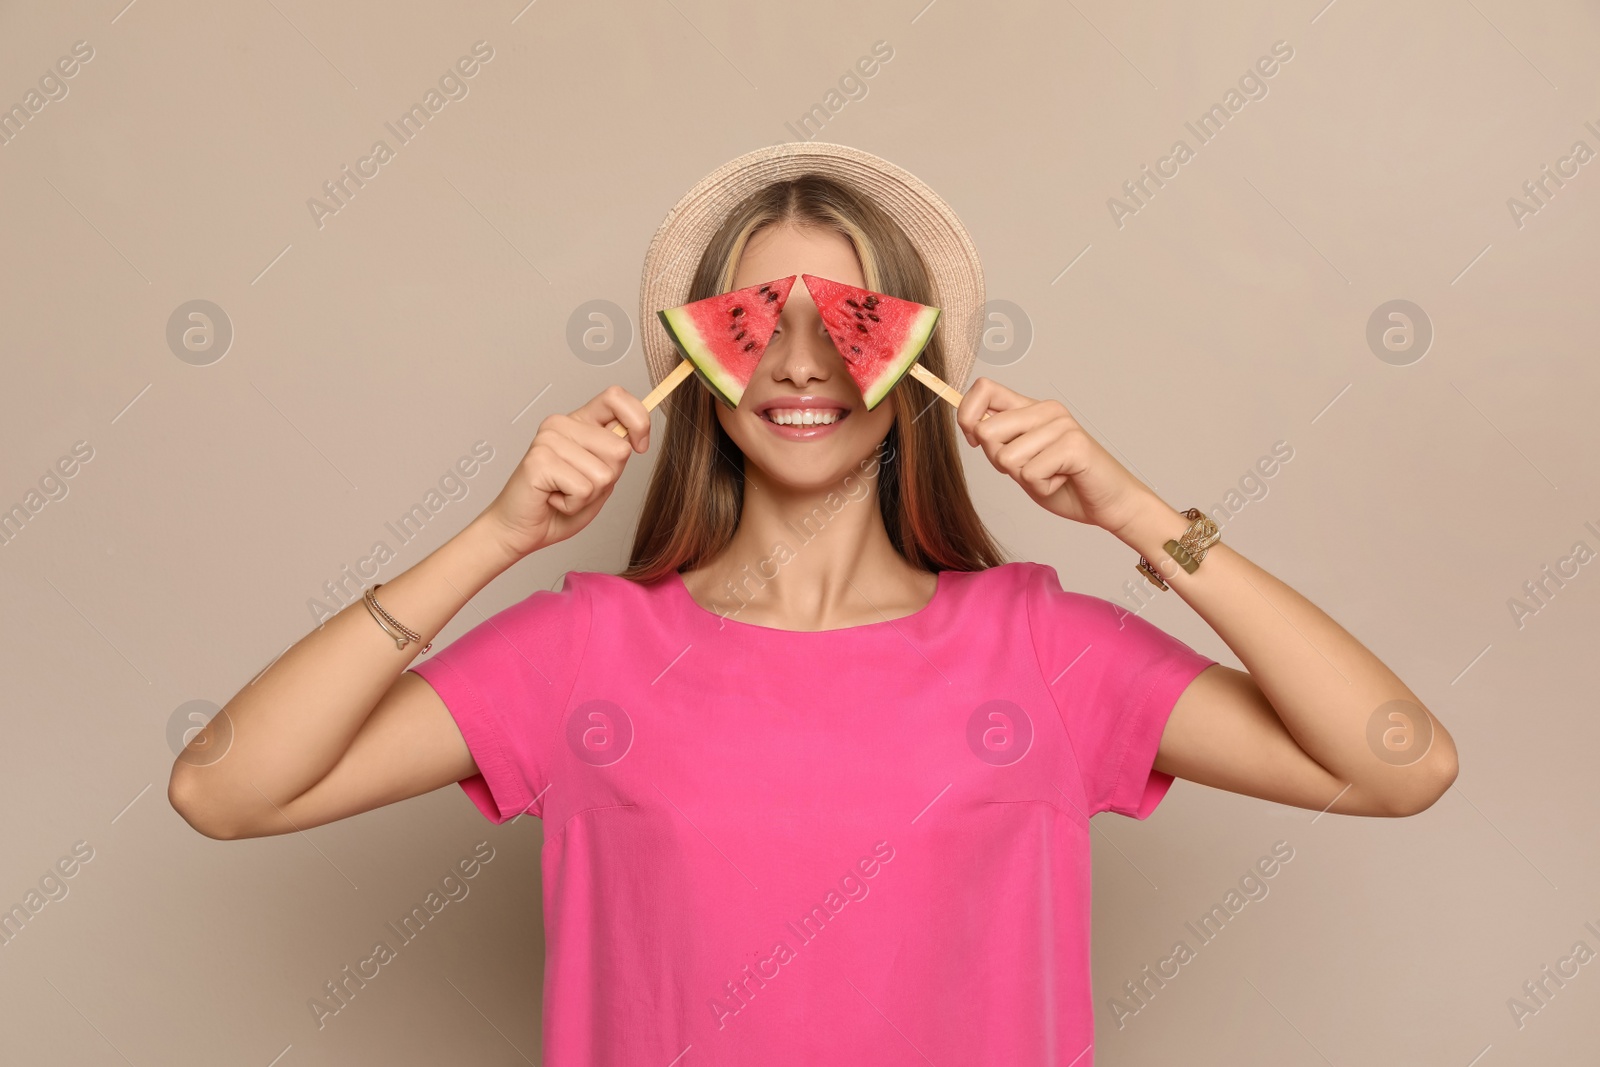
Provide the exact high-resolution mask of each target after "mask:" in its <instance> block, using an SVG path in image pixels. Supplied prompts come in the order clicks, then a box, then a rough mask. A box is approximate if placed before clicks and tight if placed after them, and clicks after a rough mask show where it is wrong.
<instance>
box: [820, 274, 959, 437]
mask: <svg viewBox="0 0 1600 1067" xmlns="http://www.w3.org/2000/svg"><path fill="white" fill-rule="evenodd" d="M800 277H801V278H802V279H803V280H804V281H805V285H806V291H807V292H809V293H810V294H811V299H812V300H814V301H816V305H817V312H818V313H819V314H820V315H821V316H822V325H823V326H824V327H825V328H826V329H827V331H828V336H829V337H831V338H833V344H834V347H835V348H837V349H838V350H839V355H841V356H843V357H844V361H845V365H846V366H847V367H848V368H849V369H850V376H851V377H852V378H854V379H855V381H856V385H857V386H859V387H860V389H861V397H862V399H863V400H865V401H866V403H867V410H869V411H870V410H872V409H873V408H875V407H877V406H878V404H879V403H880V402H881V401H882V400H883V398H884V397H886V396H888V395H889V390H890V389H893V388H894V384H895V383H896V382H898V381H899V380H900V379H901V377H902V376H904V375H905V373H906V371H908V370H910V369H911V365H912V364H913V363H915V362H916V361H917V357H918V356H920V355H921V354H922V350H923V349H924V348H925V347H927V344H928V339H929V338H930V337H932V336H933V327H934V324H935V323H936V322H938V321H939V309H938V308H936V307H929V306H927V305H926V304H918V303H916V302H915V301H911V300H902V299H900V298H899V297H895V296H888V295H886V294H884V293H874V292H872V291H871V290H870V289H860V288H857V287H856V286H854V285H845V284H844V283H843V282H834V281H829V280H828V279H827V278H817V277H813V276H812V275H810V274H802V275H800Z"/></svg>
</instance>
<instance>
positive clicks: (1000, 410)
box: [956, 378, 1066, 445]
mask: <svg viewBox="0 0 1600 1067" xmlns="http://www.w3.org/2000/svg"><path fill="white" fill-rule="evenodd" d="M1047 403H1054V401H1047ZM1039 405H1040V401H1037V400H1034V399H1033V398H1031V397H1027V396H1023V395H1022V394H1021V393H1019V392H1017V391H1016V390H1014V389H1008V388H1006V387H1005V386H1003V385H1001V384H1000V383H999V382H997V381H995V380H993V379H992V378H979V379H978V380H977V381H975V382H973V383H972V388H970V389H968V390H967V395H966V396H964V397H963V398H962V399H961V403H960V405H959V406H958V407H957V408H956V425H957V426H959V427H961V432H962V433H963V434H965V435H966V438H967V444H969V445H975V444H978V443H979V442H980V441H982V440H984V439H985V438H984V437H983V434H990V435H998V436H999V437H1000V438H1001V440H1002V441H1004V440H1009V439H1010V438H1012V437H1015V436H1016V435H1017V434H1019V433H1021V432H1023V431H1024V430H1027V429H1030V428H1031V427H1033V426H1034V425H1037V424H1038V422H1039V418H1038V413H1037V412H1036V413H1034V414H1033V415H1029V416H1026V417H1024V418H1022V419H1020V420H1018V419H1017V418H1015V417H1012V418H1007V417H1005V414H1006V413H1008V412H1015V411H1022V412H1027V411H1029V410H1030V409H1031V408H1035V407H1038V406H1039ZM1057 406H1058V407H1059V406H1060V405H1057ZM1061 410H1062V411H1063V412H1065V410H1066V409H1065V408H1062V409H1061ZM986 414H987V415H989V418H987V419H986V418H984V415H986ZM980 427H981V428H982V429H981V430H980Z"/></svg>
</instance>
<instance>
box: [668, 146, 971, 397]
mask: <svg viewBox="0 0 1600 1067" xmlns="http://www.w3.org/2000/svg"><path fill="white" fill-rule="evenodd" d="M802 174H821V175H824V176H826V177H829V178H833V179H835V180H837V181H840V182H843V183H845V184H847V185H850V186H851V187H853V188H855V189H856V190H858V191H859V192H862V193H864V194H866V195H867V196H868V197H870V198H871V199H872V201H873V203H874V204H876V205H877V206H878V207H879V208H881V209H882V210H883V211H884V212H885V213H886V214H887V215H888V216H889V217H890V218H891V219H893V220H894V221H895V222H896V223H898V224H899V226H900V228H901V229H902V230H903V231H905V234H906V236H907V237H908V238H909V239H910V240H911V243H912V244H913V245H914V246H915V247H916V249H917V251H918V252H919V253H921V255H922V259H923V262H924V263H925V264H926V265H927V267H928V271H929V273H930V275H931V276H932V282H933V302H934V305H935V306H936V307H938V308H939V309H940V315H939V323H938V325H937V326H936V327H935V329H936V330H938V331H939V333H940V335H941V336H942V337H943V338H944V351H945V362H946V366H945V371H946V374H945V378H946V380H947V381H948V382H949V383H950V384H951V385H952V386H954V387H955V388H956V389H961V388H963V386H964V384H965V382H966V380H967V375H968V374H969V373H971V371H972V361H973V359H974V357H975V356H976V355H977V351H978V335H979V331H980V330H981V329H982V326H983V302H984V294H983V267H982V266H981V265H980V263H979V262H978V250H977V248H976V247H975V246H974V245H973V243H972V238H971V237H969V236H968V235H967V231H966V228H965V227H963V226H962V225H961V220H960V219H958V218H956V213H955V212H954V211H952V210H950V205H948V204H946V203H945V202H944V201H943V200H942V199H940V198H939V195H938V194H937V193H935V192H934V191H933V190H932V189H930V188H928V186H927V185H925V184H923V182H922V181H921V180H919V179H918V178H917V177H916V176H915V175H913V174H911V173H909V172H908V171H905V170H902V169H901V168H900V167H897V166H895V165H894V164H893V163H890V162H889V161H888V160H886V159H880V158H879V157H877V156H875V155H873V154H871V153H870V152H863V151H861V150H860V149H859V148H851V147H849V146H848V145H838V144H824V143H819V142H817V141H791V142H789V143H787V144H777V145H771V146H769V147H767V148H758V149H756V150H755V151H754V152H747V153H745V154H744V155H742V156H739V157H738V158H736V159H732V160H729V161H728V162H727V163H724V164H723V165H722V166H720V167H718V168H717V169H716V170H714V171H712V172H711V173H710V174H708V175H706V176H705V177H704V178H702V179H700V182H699V183H698V184H697V185H695V187H694V188H693V189H690V190H689V192H688V193H687V194H686V195H685V196H684V198H683V199H682V200H680V201H678V204H677V206H676V207H674V208H673V209H672V210H671V211H669V212H667V217H666V219H665V221H663V222H662V223H661V228H660V229H658V230H657V231H656V235H655V237H654V238H653V239H652V240H651V242H650V249H649V251H648V252H646V253H645V257H644V274H643V276H642V277H641V279H640V283H639V323H640V326H641V330H642V332H643V335H644V337H643V340H644V359H645V365H646V366H647V367H648V368H649V369H650V382H651V384H652V385H657V384H660V382H661V379H662V378H665V377H666V376H667V375H668V374H670V373H671V372H672V369H673V368H674V367H676V366H677V365H678V362H679V361H680V360H681V359H682V356H680V355H679V353H678V350H677V349H676V348H674V347H673V344H672V341H671V340H670V339H669V338H668V337H667V332H666V330H665V329H664V328H663V327H662V325H661V320H660V319H659V318H658V317H657V316H656V312H657V311H661V310H664V309H666V308H672V307H677V306H678V305H680V304H685V303H687V302H688V301H689V287H690V285H692V284H693V282H694V272H695V268H696V267H698V266H699V264H700V257H701V255H702V254H703V253H704V251H705V248H706V245H708V244H709V243H710V241H711V238H712V236H713V235H714V234H715V233H716V232H717V230H718V228H720V227H721V226H722V223H723V222H724V221H725V220H726V218H727V216H728V213H729V212H731V211H732V210H733V209H734V208H735V207H736V206H737V205H738V204H739V203H740V202H741V201H743V200H744V198H745V197H746V196H748V195H750V194H751V193H753V192H755V191H756V190H757V189H760V188H761V187H762V186H765V185H767V184H769V183H771V182H774V181H781V180H784V179H788V178H796V177H799V176H800V175H802ZM889 295H891V296H892V295H894V294H892V293H891V294H889Z"/></svg>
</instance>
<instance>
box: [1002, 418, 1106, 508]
mask: <svg viewBox="0 0 1600 1067" xmlns="http://www.w3.org/2000/svg"><path fill="white" fill-rule="evenodd" d="M1088 453H1089V436H1088V435H1087V434H1085V433H1084V432H1083V431H1082V430H1080V429H1069V430H1064V431H1063V432H1062V433H1061V434H1060V435H1059V436H1058V437H1056V438H1055V439H1054V440H1052V441H1050V442H1049V443H1048V444H1046V445H1045V446H1044V447H1043V448H1041V449H1040V450H1039V451H1038V452H1036V453H1034V455H1033V456H1031V457H1030V458H1028V459H1027V460H1025V461H1024V462H1023V464H1022V466H1021V468H1020V469H1019V471H1018V472H1017V474H1016V475H1014V477H1015V478H1016V479H1017V481H1018V483H1020V484H1021V485H1022V487H1023V488H1024V489H1027V490H1028V491H1029V492H1031V493H1033V494H1034V495H1035V496H1041V497H1045V496H1049V495H1050V494H1051V493H1053V492H1055V491H1056V490H1057V489H1060V488H1061V487H1062V486H1063V485H1065V484H1066V483H1067V481H1068V480H1069V479H1070V478H1072V477H1073V476H1075V475H1078V474H1081V473H1083V471H1085V470H1086V469H1087V468H1088V465H1089V458H1088Z"/></svg>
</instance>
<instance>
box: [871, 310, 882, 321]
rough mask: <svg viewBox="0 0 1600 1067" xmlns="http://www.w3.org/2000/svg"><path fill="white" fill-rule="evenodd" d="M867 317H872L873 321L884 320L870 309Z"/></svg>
mask: <svg viewBox="0 0 1600 1067" xmlns="http://www.w3.org/2000/svg"><path fill="white" fill-rule="evenodd" d="M867 318H869V319H871V320H872V321H873V322H879V321H882V320H880V319H879V318H878V316H876V315H874V314H873V313H872V312H870V311H869V312H867Z"/></svg>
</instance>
